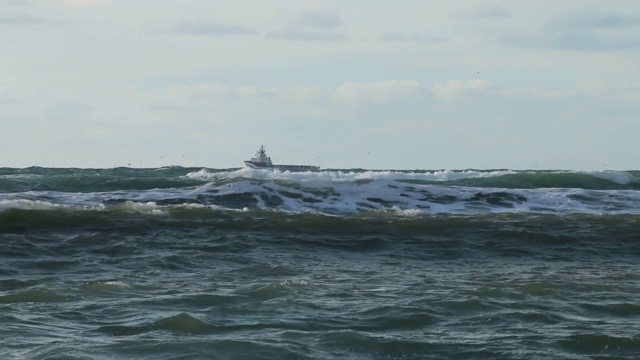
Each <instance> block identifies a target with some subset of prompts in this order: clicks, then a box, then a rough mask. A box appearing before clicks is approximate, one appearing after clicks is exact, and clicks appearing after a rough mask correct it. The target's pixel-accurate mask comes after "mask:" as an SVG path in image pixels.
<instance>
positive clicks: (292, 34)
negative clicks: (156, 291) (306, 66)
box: [266, 28, 348, 41]
mask: <svg viewBox="0 0 640 360" xmlns="http://www.w3.org/2000/svg"><path fill="white" fill-rule="evenodd" d="M266 38H267V39H275V40H291V41H343V40H346V39H348V37H347V35H345V34H344V33H341V32H333V31H315V30H304V29H295V28H286V29H281V30H272V31H270V32H269V33H267V36H266Z"/></svg>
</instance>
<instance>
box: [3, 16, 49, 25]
mask: <svg viewBox="0 0 640 360" xmlns="http://www.w3.org/2000/svg"><path fill="white" fill-rule="evenodd" d="M41 24H47V21H45V20H42V19H39V18H36V17H34V16H31V15H28V14H8V15H0V25H41Z"/></svg>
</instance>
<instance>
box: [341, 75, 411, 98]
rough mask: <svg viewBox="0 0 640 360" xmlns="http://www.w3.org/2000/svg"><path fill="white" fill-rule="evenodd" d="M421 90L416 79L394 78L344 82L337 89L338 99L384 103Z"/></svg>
mask: <svg viewBox="0 0 640 360" xmlns="http://www.w3.org/2000/svg"><path fill="white" fill-rule="evenodd" d="M419 90H420V84H419V83H418V82H417V81H416V80H406V81H397V80H392V81H381V82H365V83H347V84H343V85H340V86H339V87H338V88H337V89H336V95H337V97H338V99H340V100H342V101H345V102H350V103H360V102H373V103H378V104H384V103H387V102H389V101H391V100H393V99H402V98H406V97H409V96H411V95H412V94H415V93H416V92H417V91H419Z"/></svg>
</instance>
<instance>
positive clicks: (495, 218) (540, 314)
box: [0, 167, 640, 360]
mask: <svg viewBox="0 0 640 360" xmlns="http://www.w3.org/2000/svg"><path fill="white" fill-rule="evenodd" d="M639 269H640V171H592V172H580V171H558V170H554V171H540V170H528V171H523V170H508V169H496V170H473V169H468V170H407V171H400V170H365V169H327V170H320V171H310V172H287V171H285V172H282V171H269V170H252V169H247V168H240V169H208V168H184V167H164V168H157V169H132V168H113V169H76V168H64V169H63V168H39V167H32V168H24V169H14V168H0V359H5V360H9V359H21V360H22V359H96V360H97V359H640V271H639Z"/></svg>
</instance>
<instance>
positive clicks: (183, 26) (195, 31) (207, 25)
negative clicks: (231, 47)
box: [171, 21, 258, 36]
mask: <svg viewBox="0 0 640 360" xmlns="http://www.w3.org/2000/svg"><path fill="white" fill-rule="evenodd" d="M171 32H172V33H175V34H182V35H214V36H231V35H254V34H257V33H258V32H257V31H256V30H255V29H251V28H248V27H244V26H240V25H228V24H219V23H217V22H215V21H213V22H193V21H191V22H189V21H187V22H183V23H180V24H178V25H177V26H176V27H175V28H174V29H173V30H172V31H171Z"/></svg>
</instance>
